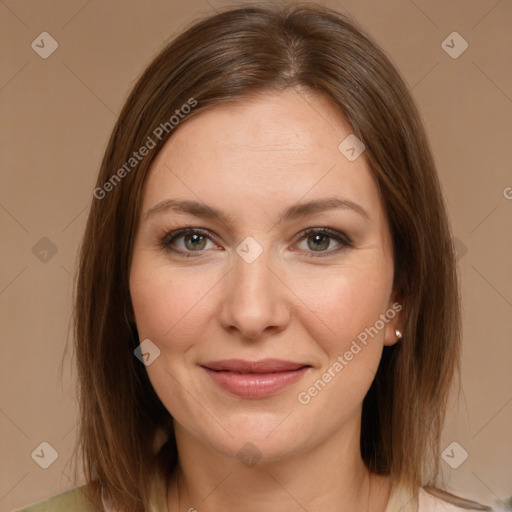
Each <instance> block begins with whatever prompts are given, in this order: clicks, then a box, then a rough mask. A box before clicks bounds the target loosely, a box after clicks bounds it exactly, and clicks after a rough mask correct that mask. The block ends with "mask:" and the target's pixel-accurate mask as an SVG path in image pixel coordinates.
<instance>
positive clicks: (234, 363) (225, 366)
mask: <svg viewBox="0 0 512 512" xmlns="http://www.w3.org/2000/svg"><path fill="white" fill-rule="evenodd" d="M201 366H204V367H205V368H209V369H210V370H217V371H231V372H242V373H275V372H286V371H292V370H298V369H299V368H302V367H304V366H310V365H308V364H304V363H296V362H294V361H284V360H282V359H262V360H261V361H246V360H244V359H223V360H222V361H210V362H207V363H203V364H201Z"/></svg>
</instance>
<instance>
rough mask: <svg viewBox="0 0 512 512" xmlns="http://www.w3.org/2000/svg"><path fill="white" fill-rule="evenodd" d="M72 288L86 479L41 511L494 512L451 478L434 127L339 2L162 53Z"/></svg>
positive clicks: (453, 330) (108, 157)
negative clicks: (429, 129)
mask: <svg viewBox="0 0 512 512" xmlns="http://www.w3.org/2000/svg"><path fill="white" fill-rule="evenodd" d="M76 293H77V298H76V316H75V318H76V322H75V326H76V329H75V331H76V332H75V334H76V356H77V365H78V370H79V385H80V408H81V409H80V411H81V415H80V418H81V424H80V433H79V447H80V453H81V455H82V457H83V463H84V468H85V472H86V477H87V485H86V486H82V487H77V488H75V489H74V490H72V491H68V492H67V493H64V494H61V495H59V496H57V497H54V498H53V499H51V500H49V502H47V503H46V504H45V505H44V506H46V507H47V508H45V509H44V510H59V509H60V508H59V507H61V508H62V510H102V509H104V510H112V511H113V510H119V511H121V510H122V511H138V510H153V511H165V510H167V511H169V512H173V511H177V510H187V511H193V510H198V511H200V512H202V511H217V510H230V511H236V510H242V509H243V510H255V511H256V510H265V511H273V510H279V511H283V510H284V511H292V510H294V511H295V510H308V511H310V512H313V511H316V510H322V511H331V510H332V511H334V510H337V511H340V510H341V511H352V510H358V511H366V510H368V511H370V510H371V511H379V512H385V511H386V512H395V511H398V510H402V511H416V510H419V511H420V512H426V511H430V510H450V511H456V510H461V509H463V508H472V509H475V510H490V509H489V507H486V506H483V505H480V504H477V503H474V502H471V501H469V500H464V499H462V498H459V497H456V496H454V495H451V494H449V493H446V492H444V491H442V490H441V488H440V487H442V483H441V482H440V469H439V466H440V446H439V440H440V433H441V428H442V425H443V420H444V413H445V406H446V401H447V395H448V391H449V388H450V385H451V383H452V380H453V378H454V376H458V370H459V356H460V352H459V351H460V347H459V343H460V310H459V295H458V284H457V274H456V266H455V259H454V252H453V247H452V244H451V234H450V228H449V222H448V220H447V214H446V209H445V206H444V202H443V199H442V196H441V191H440V186H439V182H438V178H437V175H436V172H435V168H434V163H433V160H432V156H431V153H430V149H429V146H428V143H427V139H426V136H425V133H424V129H423V127H422V123H421V121H420V116H419V114H418V112H417V110H416V108H415V106H414V104H413V101H412V99H411V96H410V94H409V92H408V90H407V87H406V86H405V84H404V82H403V80H402V79H401V78H400V76H399V74H398V73H397V71H396V70H395V69H394V67H393V66H392V64H391V63H390V61H389V59H388V58H387V57H386V56H385V55H384V54H383V52H382V51H381V50H380V49H379V48H378V47H377V46H376V45H375V43H374V42H372V41H371V40H370V39H369V38H368V37H367V36H365V35H364V34H363V33H362V32H361V31H360V30H359V29H358V28H357V27H356V26H355V25H354V24H353V23H352V22H350V21H349V20H347V19H346V18H345V17H344V16H342V15H341V14H339V13H336V12H334V11H331V10H329V9H327V8H324V7H320V6H316V5H312V4H308V5H301V4H293V5H291V6H285V7H263V6H261V4H256V5H255V6H247V7H244V8H238V9H230V10H225V11H223V12H220V13H218V14H215V15H214V16H211V17H209V18H206V19H204V20H202V21H200V22H197V23H195V24H194V25H192V26H191V27H190V28H189V29H188V30H186V31H185V32H184V33H183V34H181V35H180V36H179V37H178V38H176V39H175V40H174V41H173V42H172V43H171V44H170V45H169V46H167V47H166V48H165V49H164V50H163V51H162V52H161V53H160V54H159V55H158V56H157V57H156V58H155V59H154V61H153V62H152V63H151V64H150V65H149V67H148V68H147V69H146V71H145V72H144V73H143V75H142V77H141V78H140V79H139V81H138V83H137V84H136V85H135V87H134V89H133V91H132V93H131V95H130V97H129V98H128V100H127V102H126V104H125V106H124V108H123V110H122V112H121V115H120V117H119V120H118V122H117V125H116V127H115V128H114V131H113V134H112V137H111V140H110V143H109V146H108V148H107V151H106V154H105V157H104V160H103V163H102V168H101V171H100V174H99V177H98V181H97V186H96V188H95V190H94V199H93V204H92V207H91V211H90V214H89V219H88V224H87V228H86V233H85V237H84V240H83V244H82V248H81V259H80V268H79V278H78V284H77V291H76ZM442 507H444V508H442ZM27 510H43V509H42V508H38V506H35V508H29V509H27Z"/></svg>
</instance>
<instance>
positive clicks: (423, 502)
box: [418, 487, 491, 512]
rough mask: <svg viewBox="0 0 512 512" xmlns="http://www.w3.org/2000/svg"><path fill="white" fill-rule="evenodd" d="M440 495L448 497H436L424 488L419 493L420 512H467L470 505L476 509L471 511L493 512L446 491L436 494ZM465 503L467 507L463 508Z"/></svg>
mask: <svg viewBox="0 0 512 512" xmlns="http://www.w3.org/2000/svg"><path fill="white" fill-rule="evenodd" d="M438 493H439V494H441V493H442V494H444V495H446V497H444V496H442V495H437V496H435V495H434V494H431V493H430V492H429V491H428V490H426V489H424V488H423V487H422V488H420V490H419V492H418V512H462V511H465V512H467V511H468V506H467V505H468V504H473V505H475V506H474V508H471V507H470V508H469V510H491V508H485V506H482V505H481V504H480V503H476V502H473V501H471V500H463V499H461V498H459V497H457V496H455V495H451V494H450V493H448V492H445V491H440V492H439V491H438V492H436V494H438ZM450 498H451V499H450ZM464 502H465V504H466V506H463V503H464ZM456 503H458V505H460V506H458V505H457V504H456Z"/></svg>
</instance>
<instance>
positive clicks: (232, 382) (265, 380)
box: [203, 366, 309, 398]
mask: <svg viewBox="0 0 512 512" xmlns="http://www.w3.org/2000/svg"><path fill="white" fill-rule="evenodd" d="M203 368H204V369H205V370H206V372H207V373H208V375H210V377H211V378H212V379H213V380H214V381H215V382H216V383H217V385H218V386H219V387H221V388H222V389H224V390H225V391H228V392H229V393H233V394H234V395H238V396H241V397H244V398H262V397H265V396H269V395H272V394H274V393H277V392H278V391H280V390H281V389H283V388H285V387H286V386H290V385H291V384H294V383H295V382H297V381H299V380H300V379H301V378H302V376H303V375H304V374H305V373H306V372H307V370H308V368H309V367H308V366H304V367H302V368H299V369H298V370H290V371H285V372H275V373H248V374H241V373H236V372H227V371H215V370H210V369H209V368H205V367H204V366H203Z"/></svg>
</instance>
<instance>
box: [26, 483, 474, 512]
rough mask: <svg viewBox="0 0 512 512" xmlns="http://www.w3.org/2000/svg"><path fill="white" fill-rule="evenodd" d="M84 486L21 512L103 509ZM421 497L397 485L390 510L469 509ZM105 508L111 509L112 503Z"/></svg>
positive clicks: (160, 494) (160, 502) (161, 496)
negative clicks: (89, 497) (95, 505)
mask: <svg viewBox="0 0 512 512" xmlns="http://www.w3.org/2000/svg"><path fill="white" fill-rule="evenodd" d="M84 487H85V485H83V486H80V487H75V488H74V489H70V490H69V491H65V492H63V493H61V494H57V495H56V496H53V497H52V498H49V499H48V500H46V501H42V502H40V503H36V504H35V505H31V506H29V507H27V508H24V509H21V510H19V511H17V512H103V510H101V511H98V509H95V508H94V507H93V506H92V503H91V502H90V501H89V500H88V499H87V497H86V496H85V493H84V490H83V488H84ZM165 489H166V487H165V486H163V485H157V487H156V490H155V494H154V498H155V499H154V500H153V501H152V505H151V507H150V510H151V512H168V510H167V505H166V500H165V496H166V493H165ZM418 499H419V508H416V507H415V504H414V501H415V500H414V499H413V497H412V496H410V495H408V494H407V493H405V492H404V490H403V489H399V488H396V487H395V488H393V489H392V492H391V496H390V498H389V502H388V505H387V507H386V512H464V511H466V512H467V509H462V508H459V507H457V506H455V505H453V504H451V503H447V502H446V501H444V500H441V499H440V498H437V497H435V496H433V495H431V494H430V493H428V492H426V491H425V490H424V489H423V488H420V489H419V494H418ZM104 510H105V511H107V512H109V511H110V509H109V507H108V506H106V507H105V509H104Z"/></svg>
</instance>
